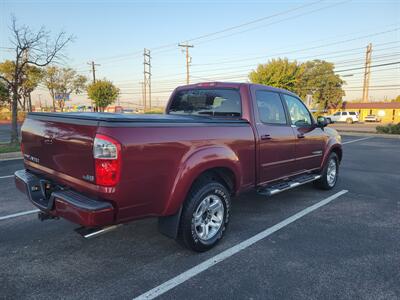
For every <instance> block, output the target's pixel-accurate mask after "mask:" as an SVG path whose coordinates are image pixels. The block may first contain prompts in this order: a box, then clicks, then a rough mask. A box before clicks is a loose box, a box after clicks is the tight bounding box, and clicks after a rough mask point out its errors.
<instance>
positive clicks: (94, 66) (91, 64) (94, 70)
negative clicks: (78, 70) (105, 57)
mask: <svg viewBox="0 0 400 300" xmlns="http://www.w3.org/2000/svg"><path fill="white" fill-rule="evenodd" d="M87 64H88V65H90V66H92V76H93V83H95V82H96V66H100V65H99V64H95V63H94V61H91V62H90V63H87Z"/></svg>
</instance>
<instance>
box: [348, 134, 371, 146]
mask: <svg viewBox="0 0 400 300" xmlns="http://www.w3.org/2000/svg"><path fill="white" fill-rule="evenodd" d="M372 138H373V136H368V137H365V138H361V139H356V140H352V141H347V142H343V143H342V145H345V144H350V143H355V142H359V141H364V140H369V139H372Z"/></svg>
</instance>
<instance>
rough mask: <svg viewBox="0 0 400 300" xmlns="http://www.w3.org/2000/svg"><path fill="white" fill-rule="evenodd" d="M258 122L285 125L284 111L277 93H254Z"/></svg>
mask: <svg viewBox="0 0 400 300" xmlns="http://www.w3.org/2000/svg"><path fill="white" fill-rule="evenodd" d="M256 100H257V107H258V114H259V116H260V121H261V122H262V123H267V124H286V123H287V121H286V116H285V110H284V108H283V104H282V101H281V97H280V96H279V94H278V93H274V92H269V91H256Z"/></svg>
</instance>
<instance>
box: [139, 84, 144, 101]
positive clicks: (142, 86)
mask: <svg viewBox="0 0 400 300" xmlns="http://www.w3.org/2000/svg"><path fill="white" fill-rule="evenodd" d="M139 84H140V87H141V89H142V105H143V108H144V102H145V99H144V93H145V92H144V82H143V81H140V82H139Z"/></svg>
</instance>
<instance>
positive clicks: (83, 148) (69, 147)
mask: <svg viewBox="0 0 400 300" xmlns="http://www.w3.org/2000/svg"><path fill="white" fill-rule="evenodd" d="M97 124H98V122H96V121H82V120H78V121H77V120H69V119H66V118H57V114H54V117H44V116H40V115H39V116H35V115H33V114H31V115H29V116H28V118H27V119H26V120H25V122H24V124H23V126H22V129H21V131H22V134H21V136H22V145H23V152H24V158H25V159H26V160H29V161H31V162H33V163H35V164H38V165H39V166H38V167H42V166H43V167H46V168H48V169H51V170H54V171H57V172H61V173H63V174H67V175H70V176H72V177H74V178H78V179H84V180H87V181H90V182H92V181H93V179H94V174H95V172H94V159H93V140H94V137H95V135H96V130H97V127H98V126H97ZM41 169H43V168H41ZM44 170H46V169H45V168H44ZM51 170H48V172H50V173H51Z"/></svg>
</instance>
